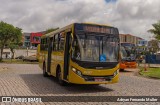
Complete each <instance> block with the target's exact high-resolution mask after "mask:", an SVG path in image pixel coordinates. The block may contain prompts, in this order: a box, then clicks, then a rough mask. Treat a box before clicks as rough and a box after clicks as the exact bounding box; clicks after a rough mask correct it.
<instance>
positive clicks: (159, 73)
mask: <svg viewBox="0 0 160 105" xmlns="http://www.w3.org/2000/svg"><path fill="white" fill-rule="evenodd" d="M139 73H140V74H141V75H142V76H145V77H151V78H157V79H160V68H147V71H144V68H142V67H141V68H140V72H139Z"/></svg>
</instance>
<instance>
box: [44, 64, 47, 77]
mask: <svg viewBox="0 0 160 105" xmlns="http://www.w3.org/2000/svg"><path fill="white" fill-rule="evenodd" d="M43 76H44V77H48V74H47V72H46V66H45V64H44V65H43Z"/></svg>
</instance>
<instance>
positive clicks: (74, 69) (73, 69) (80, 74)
mask: <svg viewBox="0 0 160 105" xmlns="http://www.w3.org/2000/svg"><path fill="white" fill-rule="evenodd" d="M72 71H73V72H74V73H76V74H77V75H78V76H80V77H82V72H81V71H79V70H77V69H76V68H74V67H72Z"/></svg>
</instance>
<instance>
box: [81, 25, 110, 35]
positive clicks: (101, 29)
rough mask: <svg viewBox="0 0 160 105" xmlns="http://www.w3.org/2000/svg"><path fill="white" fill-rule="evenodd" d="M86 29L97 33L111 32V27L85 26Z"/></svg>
mask: <svg viewBox="0 0 160 105" xmlns="http://www.w3.org/2000/svg"><path fill="white" fill-rule="evenodd" d="M84 31H87V32H97V33H111V32H110V28H107V27H99V26H84Z"/></svg>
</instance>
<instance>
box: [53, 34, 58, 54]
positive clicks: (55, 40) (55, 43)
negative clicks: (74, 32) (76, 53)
mask: <svg viewBox="0 0 160 105" xmlns="http://www.w3.org/2000/svg"><path fill="white" fill-rule="evenodd" d="M53 46H54V51H58V34H56V35H55V36H54V42H53Z"/></svg>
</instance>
